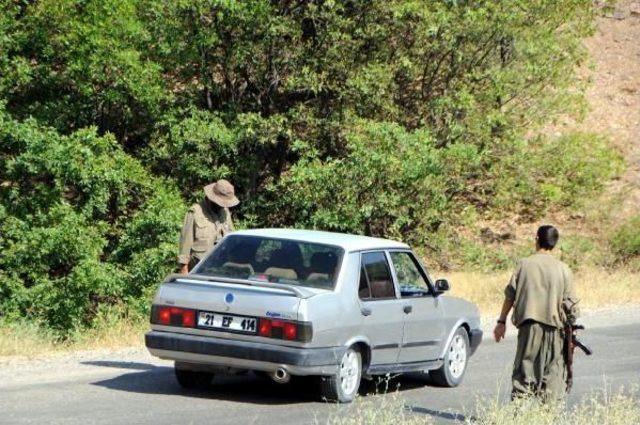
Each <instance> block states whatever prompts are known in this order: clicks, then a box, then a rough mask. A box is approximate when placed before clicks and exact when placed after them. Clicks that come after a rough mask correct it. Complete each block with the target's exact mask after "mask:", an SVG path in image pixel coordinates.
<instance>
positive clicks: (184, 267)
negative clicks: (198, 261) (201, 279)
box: [180, 264, 189, 274]
mask: <svg viewBox="0 0 640 425" xmlns="http://www.w3.org/2000/svg"><path fill="white" fill-rule="evenodd" d="M180 273H182V274H189V265H188V264H183V265H182V266H180Z"/></svg>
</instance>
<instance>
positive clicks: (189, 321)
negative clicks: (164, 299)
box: [151, 305, 196, 328]
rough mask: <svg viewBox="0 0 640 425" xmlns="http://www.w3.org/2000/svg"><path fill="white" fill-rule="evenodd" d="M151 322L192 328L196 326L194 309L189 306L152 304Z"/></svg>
mask: <svg viewBox="0 0 640 425" xmlns="http://www.w3.org/2000/svg"><path fill="white" fill-rule="evenodd" d="M151 323H154V324H157V325H165V326H181V327H183V328H194V327H195V326H196V311H195V310H192V309H190V308H180V307H171V306H165V305H154V306H153V307H152V308H151Z"/></svg>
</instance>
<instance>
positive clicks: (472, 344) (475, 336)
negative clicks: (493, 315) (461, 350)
mask: <svg viewBox="0 0 640 425" xmlns="http://www.w3.org/2000/svg"><path fill="white" fill-rule="evenodd" d="M481 342H482V330H480V329H471V330H470V331H469V349H470V351H471V354H473V353H475V352H476V350H477V349H478V346H479V345H480V343H481Z"/></svg>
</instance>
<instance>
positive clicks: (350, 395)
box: [321, 347, 362, 403]
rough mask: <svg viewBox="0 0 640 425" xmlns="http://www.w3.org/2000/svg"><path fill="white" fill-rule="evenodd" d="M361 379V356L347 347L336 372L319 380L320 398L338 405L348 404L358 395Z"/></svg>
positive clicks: (355, 350) (353, 349)
mask: <svg viewBox="0 0 640 425" xmlns="http://www.w3.org/2000/svg"><path fill="white" fill-rule="evenodd" d="M361 377H362V355H361V354H360V352H359V351H358V350H357V349H356V348H354V347H349V348H348V349H347V351H346V352H345V353H344V355H343V356H342V359H341V360H340V365H339V366H338V372H337V373H336V374H335V375H332V376H323V377H322V379H321V392H322V398H323V399H324V400H327V401H337V402H338V403H350V402H352V401H353V399H354V397H355V396H356V394H357V393H358V388H359V387H360V378H361Z"/></svg>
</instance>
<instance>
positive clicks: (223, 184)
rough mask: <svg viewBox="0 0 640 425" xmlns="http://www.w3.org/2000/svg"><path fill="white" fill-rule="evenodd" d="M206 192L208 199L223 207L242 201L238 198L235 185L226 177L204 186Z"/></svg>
mask: <svg viewBox="0 0 640 425" xmlns="http://www.w3.org/2000/svg"><path fill="white" fill-rule="evenodd" d="M204 193H205V195H207V199H209V200H210V201H211V202H214V203H216V204H218V205H220V206H221V207H226V208H231V207H235V206H236V205H238V204H239V203H240V201H239V200H238V198H236V194H235V190H234V188H233V185H232V184H231V183H229V182H228V181H227V180H224V179H223V180H218V181H217V182H215V183H211V184H208V185H206V186H205V187H204Z"/></svg>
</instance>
